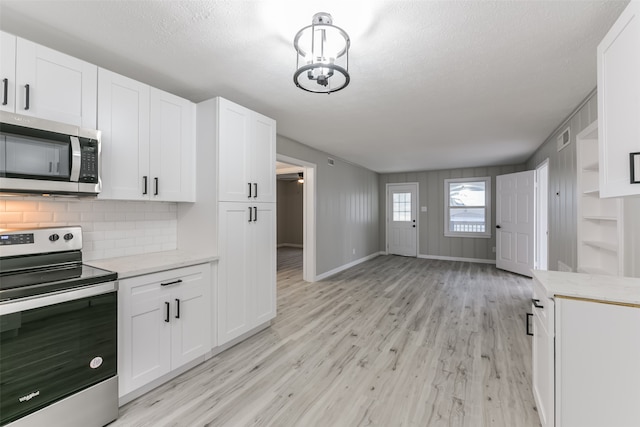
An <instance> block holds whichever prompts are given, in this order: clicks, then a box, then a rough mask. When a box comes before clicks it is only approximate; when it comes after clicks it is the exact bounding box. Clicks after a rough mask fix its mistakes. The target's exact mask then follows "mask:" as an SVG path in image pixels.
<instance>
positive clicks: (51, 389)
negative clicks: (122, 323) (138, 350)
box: [0, 227, 118, 427]
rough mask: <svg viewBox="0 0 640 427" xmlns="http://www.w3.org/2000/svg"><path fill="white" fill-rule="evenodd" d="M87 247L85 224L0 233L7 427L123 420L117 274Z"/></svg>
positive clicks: (1, 392)
mask: <svg viewBox="0 0 640 427" xmlns="http://www.w3.org/2000/svg"><path fill="white" fill-rule="evenodd" d="M81 250H82V229H81V228H80V227H55V228H40V229H32V230H9V231H3V230H0V426H11V427H27V426H28V427H31V426H45V425H46V426H49V427H51V426H65V427H71V426H74V427H75V426H78V427H80V426H82V427H89V426H103V425H105V424H108V423H110V422H111V421H113V420H114V419H116V418H117V416H118V376H117V323H118V320H117V289H118V287H117V282H116V279H117V274H116V273H113V272H110V271H106V270H101V269H98V268H94V267H90V266H88V265H84V264H83V263H82V251H81Z"/></svg>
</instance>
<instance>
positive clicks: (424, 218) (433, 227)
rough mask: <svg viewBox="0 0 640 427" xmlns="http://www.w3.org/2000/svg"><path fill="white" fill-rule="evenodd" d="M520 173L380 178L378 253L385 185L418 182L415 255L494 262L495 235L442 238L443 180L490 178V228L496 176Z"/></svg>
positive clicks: (513, 168) (471, 171)
mask: <svg viewBox="0 0 640 427" xmlns="http://www.w3.org/2000/svg"><path fill="white" fill-rule="evenodd" d="M523 170H525V165H509V166H491V167H478V168H463V169H447V170H438V171H421V172H408V173H393V174H381V175H380V180H379V185H378V188H379V189H380V196H379V198H380V218H381V221H380V231H379V234H380V236H381V238H380V248H381V249H380V250H386V193H385V192H386V184H395V183H403V182H417V183H418V188H419V190H418V191H419V193H418V194H419V206H418V212H419V214H418V222H419V224H418V225H419V232H418V242H419V245H418V254H419V255H423V256H441V257H453V258H466V259H481V260H489V261H494V260H495V253H494V252H493V247H494V246H495V235H492V237H491V238H489V239H486V238H469V237H445V236H444V180H445V179H448V178H475V177H483V176H491V194H492V197H491V199H492V200H491V203H492V209H491V227H495V178H496V176H498V175H503V174H508V173H513V172H520V171H523ZM422 206H426V207H427V212H422V210H421V209H420V208H421V207H422Z"/></svg>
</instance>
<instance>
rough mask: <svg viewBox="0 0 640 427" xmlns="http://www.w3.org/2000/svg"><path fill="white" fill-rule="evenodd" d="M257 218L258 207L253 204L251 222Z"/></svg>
mask: <svg viewBox="0 0 640 427" xmlns="http://www.w3.org/2000/svg"><path fill="white" fill-rule="evenodd" d="M257 220H258V207H257V206H254V207H253V222H256V221H257Z"/></svg>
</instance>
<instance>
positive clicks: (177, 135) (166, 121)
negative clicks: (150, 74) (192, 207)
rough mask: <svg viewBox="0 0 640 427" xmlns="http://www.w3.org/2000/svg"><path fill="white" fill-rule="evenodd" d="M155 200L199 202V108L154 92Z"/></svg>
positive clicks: (152, 156) (152, 155)
mask: <svg viewBox="0 0 640 427" xmlns="http://www.w3.org/2000/svg"><path fill="white" fill-rule="evenodd" d="M150 96H151V101H150V103H151V117H150V124H151V131H150V138H151V151H150V165H151V174H150V179H151V181H150V193H151V200H164V201H173V202H194V201H195V166H194V165H195V156H196V153H195V126H196V122H195V118H196V115H195V104H194V103H192V102H191V101H188V100H186V99H184V98H180V97H178V96H175V95H172V94H170V93H167V92H164V91H161V90H159V89H155V88H151V90H150Z"/></svg>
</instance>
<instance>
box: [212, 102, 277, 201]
mask: <svg viewBox="0 0 640 427" xmlns="http://www.w3.org/2000/svg"><path fill="white" fill-rule="evenodd" d="M218 154H219V158H220V161H219V177H220V183H219V189H220V195H219V199H220V201H226V202H243V201H250V202H251V203H259V202H275V201H276V169H275V164H276V122H275V120H272V119H270V118H268V117H266V116H263V115H261V114H258V113H256V112H253V111H251V110H249V109H247V108H244V107H242V106H240V105H237V104H234V103H233V102H230V101H227V100H226V99H223V98H218Z"/></svg>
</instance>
